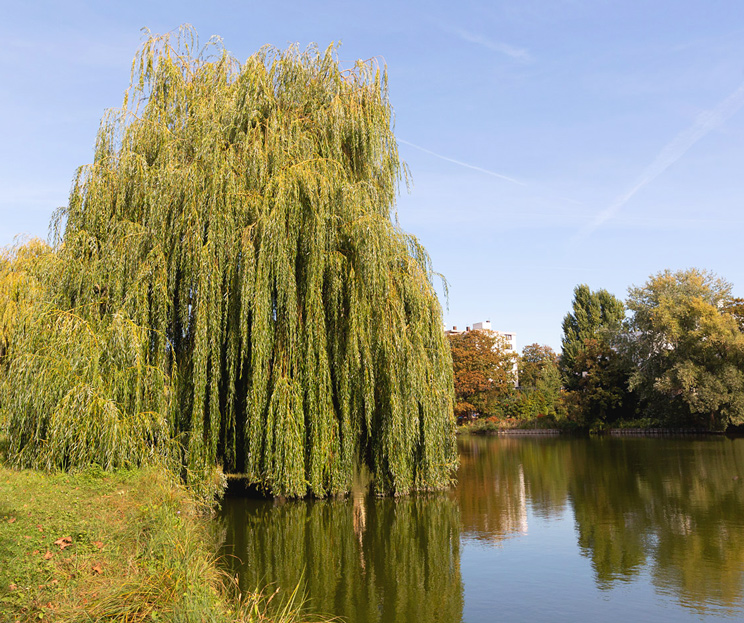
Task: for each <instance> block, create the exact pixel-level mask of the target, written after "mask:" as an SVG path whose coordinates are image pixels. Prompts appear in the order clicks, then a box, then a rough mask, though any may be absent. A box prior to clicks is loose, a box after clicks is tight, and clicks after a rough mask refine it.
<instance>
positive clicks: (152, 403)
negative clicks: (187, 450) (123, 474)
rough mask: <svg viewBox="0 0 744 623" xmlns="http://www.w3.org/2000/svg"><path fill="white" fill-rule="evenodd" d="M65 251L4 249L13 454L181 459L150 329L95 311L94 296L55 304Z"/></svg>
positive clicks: (55, 459)
mask: <svg viewBox="0 0 744 623" xmlns="http://www.w3.org/2000/svg"><path fill="white" fill-rule="evenodd" d="M64 259H65V256H64V254H63V255H60V254H58V253H56V252H55V251H54V250H53V249H52V248H50V247H49V246H48V245H46V244H44V243H42V242H41V241H39V240H31V241H29V242H28V243H26V244H23V245H17V246H16V247H14V248H12V249H8V250H2V251H0V432H2V431H3V430H5V429H7V430H8V431H9V432H10V435H9V442H10V443H9V448H8V452H9V455H10V457H11V459H12V460H13V462H14V463H15V464H17V465H20V466H23V467H32V468H40V469H48V470H53V469H67V468H70V467H78V466H85V465H91V464H94V463H95V464H98V465H100V466H101V467H104V468H114V467H125V466H133V465H137V466H139V465H142V464H144V463H150V462H156V463H159V464H165V465H166V466H169V467H170V468H171V469H177V461H178V451H177V444H176V443H175V440H174V439H173V437H172V433H171V427H170V424H169V420H168V416H169V410H170V405H171V404H172V401H171V398H170V396H171V393H172V383H171V378H170V376H169V375H168V374H167V373H166V372H165V370H163V369H159V368H156V367H153V366H151V365H149V364H148V360H149V358H150V330H149V329H148V328H146V327H141V326H137V325H135V324H134V323H133V322H132V321H131V319H130V318H128V317H127V316H126V315H125V314H123V313H122V312H120V311H117V312H115V313H112V314H100V312H99V311H98V307H99V305H100V301H94V302H93V303H92V304H91V305H87V306H82V307H79V308H77V309H61V308H59V307H57V306H56V302H55V300H54V299H55V284H56V283H58V281H59V279H60V277H61V276H62V275H63V274H64V272H65V270H69V267H66V266H65V263H64V261H63V260H64ZM92 312H93V313H92Z"/></svg>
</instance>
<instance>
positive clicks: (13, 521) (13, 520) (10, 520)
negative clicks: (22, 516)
mask: <svg viewBox="0 0 744 623" xmlns="http://www.w3.org/2000/svg"><path fill="white" fill-rule="evenodd" d="M15 521H16V518H15V517H11V518H10V519H8V523H15Z"/></svg>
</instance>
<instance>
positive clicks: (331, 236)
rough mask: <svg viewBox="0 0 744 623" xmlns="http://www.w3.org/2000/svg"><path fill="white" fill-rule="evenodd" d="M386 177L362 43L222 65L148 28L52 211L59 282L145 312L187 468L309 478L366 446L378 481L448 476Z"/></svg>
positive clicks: (344, 467)
mask: <svg viewBox="0 0 744 623" xmlns="http://www.w3.org/2000/svg"><path fill="white" fill-rule="evenodd" d="M404 174H405V171H404V165H403V164H402V163H401V161H400V160H399V158H398V152H397V145H396V141H395V137H394V135H393V132H392V110H391V107H390V104H389V102H388V97H387V76H386V73H385V71H384V70H380V69H379V68H378V67H377V65H376V64H375V63H374V62H361V61H360V62H357V63H356V64H355V65H354V66H353V68H351V69H347V70H343V69H342V68H341V67H340V66H339V63H338V61H337V59H336V55H335V50H334V48H333V47H331V48H329V49H328V50H326V51H325V52H320V51H318V50H317V49H314V48H310V49H308V50H307V51H305V52H301V51H299V50H297V49H296V48H289V49H288V50H286V51H277V50H274V49H270V48H264V49H262V50H261V51H260V52H259V53H257V54H255V55H253V56H251V57H250V58H249V59H248V60H247V61H246V62H245V63H243V64H241V63H239V62H238V61H237V60H235V59H234V58H233V57H232V56H231V55H230V54H229V53H228V52H226V51H225V50H224V48H223V47H222V45H221V43H220V42H219V41H218V40H215V39H213V40H210V42H209V44H208V45H207V46H206V47H204V48H202V49H201V50H199V48H198V43H197V41H196V37H195V33H194V32H193V31H192V30H191V29H189V28H184V29H182V30H181V31H180V32H179V33H178V34H176V35H166V36H153V37H151V38H149V39H148V40H147V41H146V42H145V44H144V45H143V47H142V49H141V50H140V52H139V53H138V54H137V56H136V58H135V61H134V63H133V69H132V81H131V85H130V87H129V89H128V91H127V93H126V96H125V99H124V107H123V108H122V109H121V110H117V111H112V112H110V113H109V114H108V115H107V116H106V117H105V118H104V119H103V121H102V124H101V129H100V131H99V134H98V138H97V142H96V148H95V158H94V162H93V164H92V165H90V166H86V167H83V168H81V169H80V171H79V173H78V175H77V178H76V180H75V182H74V185H73V190H72V192H71V196H70V201H69V205H68V206H67V207H66V208H64V209H62V210H61V211H60V212H59V213H58V215H57V216H56V226H57V231H58V232H59V242H61V249H62V252H63V254H64V255H65V256H66V260H65V261H64V264H65V266H66V269H65V270H64V271H63V274H62V275H61V276H60V279H59V284H60V285H59V288H60V290H61V292H62V296H61V298H62V299H63V301H64V306H66V308H68V309H76V308H79V307H81V306H82V307H83V308H84V309H87V310H88V312H89V313H90V314H92V315H93V316H95V317H96V318H97V319H98V320H96V322H104V323H107V324H111V323H115V322H114V321H113V320H111V318H114V317H115V314H121V317H122V318H126V319H128V320H129V321H131V323H132V326H136V327H147V328H148V331H149V333H148V337H147V340H146V342H147V349H146V356H145V358H144V359H143V361H142V365H145V366H147V367H148V369H154V370H159V371H162V374H163V375H165V376H167V377H170V375H174V381H173V383H174V386H173V405H172V406H171V407H170V409H169V408H168V407H167V406H166V405H163V407H164V408H165V412H167V413H173V414H175V415H174V416H173V421H172V422H171V433H172V436H173V438H175V439H178V440H179V441H180V443H181V448H182V457H181V458H182V463H183V465H184V468H185V469H186V472H187V474H188V478H189V479H191V480H194V479H196V480H198V479H199V478H201V477H204V476H205V475H206V474H207V472H208V471H209V470H210V469H212V468H213V467H214V466H215V465H217V464H222V465H223V467H224V469H225V470H226V471H231V472H240V473H244V474H245V475H246V476H247V478H248V479H249V480H250V481H251V482H253V483H257V484H259V485H261V486H262V487H264V488H265V489H266V490H268V491H269V492H271V493H273V494H282V495H289V496H302V495H306V494H312V495H316V496H323V495H327V494H335V493H341V492H345V491H347V490H348V489H349V487H350V484H351V480H352V475H353V471H354V468H355V465H356V464H358V463H364V464H367V465H368V466H369V467H370V469H371V471H372V473H373V474H374V476H375V487H376V489H377V491H378V492H385V493H405V492H408V491H411V490H421V489H431V488H437V487H441V486H444V485H446V484H447V483H448V482H449V481H450V478H451V474H452V470H453V469H454V467H455V465H456V451H455V444H454V420H453V416H452V408H453V407H452V392H453V390H452V364H451V360H450V354H449V348H448V345H447V342H446V339H445V337H444V334H443V331H442V320H441V308H440V305H439V302H438V300H437V297H436V294H435V291H434V289H433V285H432V275H433V273H432V270H431V266H430V260H429V257H428V255H427V254H426V251H425V250H424V249H423V247H422V246H421V245H420V244H419V243H418V241H417V240H416V239H415V238H414V237H413V236H410V235H408V234H406V233H404V232H403V231H402V230H401V229H400V227H399V226H398V225H397V220H396V219H395V218H394V206H395V200H396V195H397V191H398V184H399V181H400V179H401V177H402V176H403V175H404ZM113 382H114V383H115V384H117V385H116V389H114V388H112V391H113V392H114V394H116V393H117V392H118V391H119V389H120V386H119V385H118V383H119V381H118V380H116V381H113ZM127 382H128V381H124V380H122V381H121V383H124V384H125V385H126V383H127ZM116 400H117V404H119V403H118V398H117V399H116ZM122 400H123V401H124V402H125V403H126V402H127V401H130V402H131V401H132V400H134V398H133V397H132V395H130V394H127V392H126V391H124V396H123V397H122ZM92 408H93V407H86V408H85V409H84V411H85V413H88V414H90V416H91V417H98V416H97V415H95V416H94V414H93V413H92V412H91V411H90V409H92ZM96 409H98V410H99V411H96V413H98V412H104V411H105V409H104V407H103V406H100V407H96Z"/></svg>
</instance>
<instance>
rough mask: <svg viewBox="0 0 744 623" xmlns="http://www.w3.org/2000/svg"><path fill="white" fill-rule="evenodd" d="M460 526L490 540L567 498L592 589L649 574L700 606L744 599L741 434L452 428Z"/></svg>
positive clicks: (726, 605)
mask: <svg viewBox="0 0 744 623" xmlns="http://www.w3.org/2000/svg"><path fill="white" fill-rule="evenodd" d="M460 444H461V447H460V449H461V455H460V456H461V470H460V474H459V479H460V483H459V487H458V498H459V500H460V506H461V514H462V522H463V530H464V533H465V534H466V535H471V536H473V537H474V538H478V539H482V540H488V541H500V540H502V539H504V538H505V536H508V535H509V534H515V533H523V532H526V531H527V527H526V526H524V524H523V519H522V518H523V517H524V514H525V513H524V507H525V504H527V505H529V506H530V509H531V510H532V511H533V513H534V514H535V515H538V516H543V517H551V516H552V517H557V516H559V515H560V514H561V513H562V511H563V509H564V508H565V507H566V505H567V504H570V507H571V508H572V510H573V515H574V519H575V524H576V531H577V535H578V544H579V547H580V549H581V552H582V554H583V555H584V556H586V557H587V558H588V559H589V560H590V561H591V564H592V569H593V572H594V576H595V582H596V585H597V587H598V588H599V589H601V590H609V589H612V588H613V587H614V586H616V585H617V583H618V582H629V581H632V580H634V579H637V578H638V577H639V576H640V575H642V574H644V573H645V574H648V575H650V580H651V582H652V584H653V585H654V586H655V587H656V589H657V590H658V591H660V592H662V593H665V594H674V595H676V596H677V599H678V600H679V602H680V603H682V604H683V605H685V606H689V607H693V608H696V609H698V610H700V611H701V612H704V611H706V610H707V609H709V608H711V607H719V608H723V609H724V610H726V609H730V610H731V611H732V612H733V611H738V612H739V613H741V612H740V610H741V607H742V604H743V603H744V591H743V587H744V482H743V481H742V477H744V440H734V441H732V440H728V439H723V438H709V439H697V440H679V439H677V440H672V439H612V438H610V439H591V440H584V439H573V440H571V439H569V440H566V439H479V438H466V439H463V440H461V442H460Z"/></svg>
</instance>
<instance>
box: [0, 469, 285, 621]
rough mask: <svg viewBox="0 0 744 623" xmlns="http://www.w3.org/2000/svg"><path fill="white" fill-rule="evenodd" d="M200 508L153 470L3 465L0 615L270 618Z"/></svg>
mask: <svg viewBox="0 0 744 623" xmlns="http://www.w3.org/2000/svg"><path fill="white" fill-rule="evenodd" d="M204 512H205V508H203V507H200V506H199V505H198V504H197V503H196V502H195V501H194V498H193V497H192V496H190V495H189V493H188V492H187V491H186V490H185V489H183V488H182V487H180V486H179V485H178V484H176V483H173V482H172V481H170V480H169V479H168V478H167V477H166V476H165V475H164V473H163V472H162V471H158V470H155V469H147V470H137V471H118V472H114V473H110V472H103V471H101V470H97V469H91V470H88V471H85V472H80V473H77V474H51V475H50V474H44V473H40V472H36V471H30V470H24V471H18V470H12V469H8V468H6V467H2V466H0V621H9V622H14V621H36V622H37V623H38V621H65V622H67V621H70V622H75V621H86V622H90V621H126V622H140V621H142V622H145V621H179V622H180V621H183V622H191V621H194V622H196V621H199V622H200V623H201V622H212V621H214V622H222V621H269V620H270V619H269V618H267V617H265V615H264V614H263V613H264V604H263V601H264V600H263V599H262V597H261V596H260V595H248V596H245V595H243V596H241V595H239V594H238V592H237V588H236V587H234V584H233V583H232V582H231V581H230V579H229V578H228V577H227V576H226V575H224V574H223V573H222V572H221V571H220V570H219V566H218V564H217V560H216V558H215V555H214V552H215V550H216V547H215V546H216V543H215V540H214V538H213V537H212V536H211V535H210V532H209V529H208V525H209V522H208V520H207V518H206V517H205V515H204ZM61 539H64V540H61ZM67 543H69V545H67ZM297 618H298V615H297V613H296V611H295V610H293V608H292V606H291V605H290V607H289V608H287V609H286V612H285V613H284V614H283V615H281V616H280V617H274V618H273V619H271V620H274V621H276V620H283V621H294V620H297Z"/></svg>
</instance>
